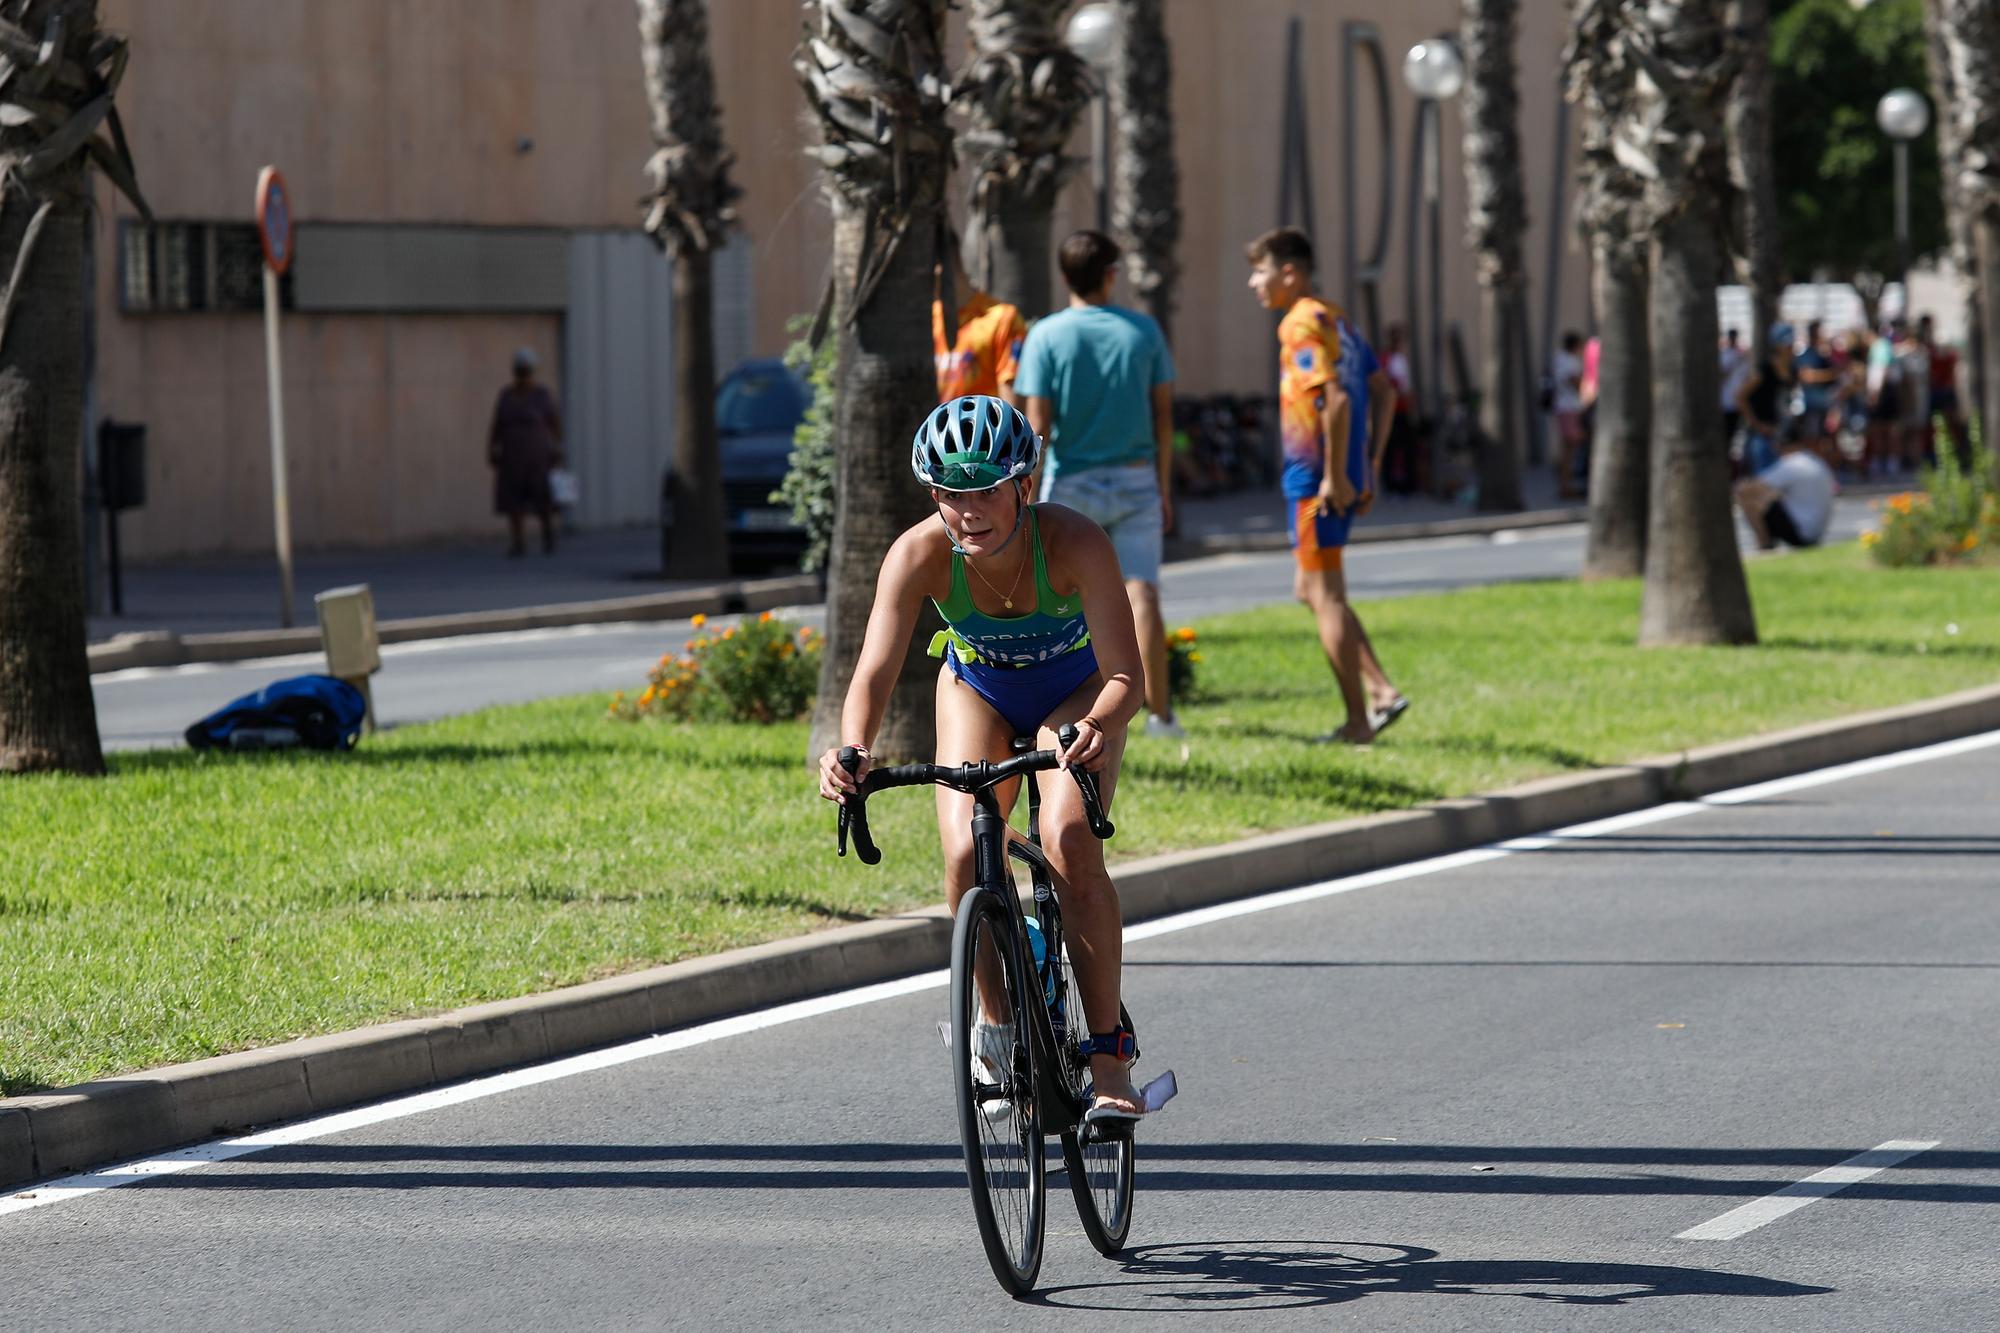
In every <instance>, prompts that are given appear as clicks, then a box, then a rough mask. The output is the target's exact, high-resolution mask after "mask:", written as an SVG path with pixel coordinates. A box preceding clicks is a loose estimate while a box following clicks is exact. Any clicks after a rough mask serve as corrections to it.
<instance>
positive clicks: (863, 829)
mask: <svg viewBox="0 0 2000 1333" xmlns="http://www.w3.org/2000/svg"><path fill="white" fill-rule="evenodd" d="M839 757H840V766H841V767H842V768H844V769H846V770H847V772H848V774H849V775H850V776H851V775H853V774H854V773H855V772H856V771H857V770H859V769H860V767H861V752H860V751H859V750H857V749H855V747H853V746H852V745H846V746H842V747H841V751H840V756H839ZM867 800H868V798H867V797H866V796H864V795H862V793H860V792H859V791H857V792H855V793H854V795H852V796H850V797H848V798H847V799H846V800H845V801H842V802H841V803H840V819H839V823H838V825H837V833H836V841H837V844H838V848H839V852H840V855H842V856H845V855H847V838H848V834H849V832H850V831H852V833H853V835H854V854H855V855H856V856H858V857H860V858H861V863H862V864H863V865H870V866H872V865H879V864H880V863H881V860H882V853H881V852H880V851H879V850H878V849H877V848H876V846H875V840H874V839H873V838H871V837H869V836H868V806H867Z"/></svg>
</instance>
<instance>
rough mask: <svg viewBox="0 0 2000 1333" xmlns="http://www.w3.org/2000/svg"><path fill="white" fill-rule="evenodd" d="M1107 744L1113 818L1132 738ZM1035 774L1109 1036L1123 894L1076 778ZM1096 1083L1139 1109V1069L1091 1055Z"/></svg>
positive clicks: (1076, 710)
mask: <svg viewBox="0 0 2000 1333" xmlns="http://www.w3.org/2000/svg"><path fill="white" fill-rule="evenodd" d="M1103 688H1104V678H1103V677H1102V676H1092V677H1091V678H1090V679H1089V680H1087V681H1085V682H1084V683H1083V684H1082V685H1081V686H1080V687H1079V688H1078V689H1077V691H1076V693H1074V694H1072V695H1070V697H1069V698H1067V699H1065V700H1063V702H1062V703H1061V704H1059V705H1057V707H1056V709H1055V711H1054V712H1052V713H1050V714H1049V716H1048V718H1047V719H1046V720H1045V721H1044V722H1043V723H1042V731H1041V739H1040V744H1041V745H1042V746H1043V747H1045V748H1050V749H1054V748H1057V741H1056V735H1055V733H1056V728H1058V727H1060V726H1061V725H1062V724H1063V723H1065V722H1074V721H1076V720H1077V719H1078V718H1080V717H1082V716H1083V715H1084V714H1085V713H1087V712H1089V711H1090V706H1091V704H1093V703H1094V702H1096V700H1097V696H1098V692H1099V691H1100V690H1102V689H1103ZM1104 739H1105V751H1106V755H1107V760H1106V763H1105V765H1104V768H1103V770H1102V771H1101V772H1100V773H1099V774H1098V775H1097V777H1098V793H1099V795H1100V797H1101V798H1102V799H1103V801H1104V808H1105V811H1106V812H1107V813H1109V811H1110V809H1111V798H1112V792H1113V790H1114V789H1115V788H1116V787H1117V785H1118V765H1119V761H1120V759H1121V758H1122V757H1123V755H1124V752H1125V738H1124V737H1123V736H1106V737H1105V738H1104ZM1035 776H1036V778H1037V780H1038V781H1040V783H1041V790H1042V847H1043V849H1044V850H1045V851H1046V852H1047V853H1048V856H1049V862H1050V864H1051V865H1053V866H1054V867H1055V870H1056V895H1057V897H1058V898H1059V899H1060V900H1061V902H1062V912H1063V928H1064V930H1065V931H1066V932H1067V933H1068V935H1069V942H1070V947H1071V950H1072V956H1073V957H1074V959H1075V962H1076V985H1077V990H1078V991H1080V992H1081V998H1082V1000H1083V1016H1084V1019H1085V1021H1086V1022H1088V1023H1089V1025H1090V1030H1091V1031H1092V1032H1109V1031H1111V1029H1113V1028H1115V1027H1117V1026H1118V996H1119V972H1120V969H1121V967H1122V966H1123V959H1124V946H1125V922H1124V917H1123V916H1122V914H1121V913H1120V911H1119V907H1118V890H1117V888H1116V887H1115V886H1114V885H1113V884H1112V882H1111V875H1110V873H1109V872H1108V871H1106V870H1105V868H1104V844H1103V843H1101V842H1099V841H1098V840H1097V835H1096V834H1094V833H1092V832H1091V831H1090V825H1089V823H1088V822H1087V821H1086V820H1085V819H1084V814H1083V796H1082V794H1081V793H1079V792H1078V791H1077V788H1076V779H1075V778H1073V777H1071V776H1070V775H1069V774H1068V773H1064V772H1061V771H1060V770H1058V771H1056V772H1052V773H1038V774H1036V775H1035ZM1090 1080H1091V1082H1092V1083H1093V1084H1094V1085H1095V1086H1096V1089H1097V1094H1098V1096H1099V1097H1100V1098H1101V1099H1102V1100H1104V1101H1106V1102H1109V1103H1110V1104H1111V1105H1113V1106H1117V1107H1120V1108H1122V1109H1125V1110H1130V1111H1136V1110H1138V1109H1139V1105H1138V1102H1137V1100H1136V1099H1135V1098H1134V1096H1133V1092H1132V1075H1131V1072H1130V1071H1129V1070H1128V1069H1127V1068H1126V1067H1125V1062H1124V1061H1122V1060H1120V1059H1118V1058H1117V1057H1116V1056H1110V1055H1093V1056H1091V1057H1090Z"/></svg>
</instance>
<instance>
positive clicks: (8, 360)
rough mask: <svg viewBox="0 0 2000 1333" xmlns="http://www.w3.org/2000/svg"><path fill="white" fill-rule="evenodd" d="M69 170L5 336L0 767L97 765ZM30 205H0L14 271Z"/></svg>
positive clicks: (5, 261) (83, 236)
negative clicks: (64, 194) (63, 199)
mask: <svg viewBox="0 0 2000 1333" xmlns="http://www.w3.org/2000/svg"><path fill="white" fill-rule="evenodd" d="M5 138H6V136H0V152H5V151H8V149H7V147H6V146H5ZM65 174H66V175H67V177H68V179H67V180H66V181H59V182H51V185H52V187H53V188H55V189H62V190H66V191H67V190H69V189H73V190H74V194H73V198H74V203H72V204H70V205H59V206H58V207H57V208H56V209H55V210H54V211H53V212H51V213H49V214H48V215H46V216H45V217H43V218H42V219H41V227H40V235H39V237H38V239H37V241H36V243H35V250H34V254H33V255H32V256H31V258H30V262H29V264H28V267H27V270H26V272H25V273H24V274H23V275H22V277H23V282H22V287H21V289H20V290H19V291H18V292H17V293H16V294H15V298H14V300H15V310H14V317H13V320H12V322H11V323H10V324H9V326H8V330H7V339H6V342H5V343H4V344H0V772H12V773H22V772H27V773H33V772H46V771H59V772H68V773H84V774H97V773H102V772H103V771H104V755H103V752H102V750H101V749H100V747H99V745H98V739H97V708H96V704H95V702H94V701H93V700H92V698H91V692H90V661H89V656H88V654H87V653H86V651H85V643H86V635H85V630H84V612H83V603H84V586H83V537H82V530H81V518H82V486H81V478H82V456H81V451H80V448H79V444H80V441H81V437H82V430H83V356H84V348H83V302H84V301H85V300H87V299H88V294H87V293H86V292H85V291H84V288H83V270H84V261H83V248H84V246H85V245H87V244H89V234H88V232H87V230H86V222H85V213H84V205H83V200H84V195H83V193H82V189H81V186H82V182H83V177H84V172H83V168H82V166H81V165H80V164H79V165H78V166H77V167H76V168H75V169H74V170H70V171H67V172H66V173H65ZM35 215H36V207H35V205H34V203H33V201H32V200H29V199H24V198H22V197H20V196H18V195H14V196H11V197H9V198H8V199H7V201H6V206H5V208H4V209H0V271H6V272H11V271H12V269H13V266H14V259H15V257H16V256H18V255H19V254H20V253H21V249H22V244H23V241H24V239H25V238H26V235H27V233H28V230H29V228H30V226H31V225H33V224H32V223H31V221H30V219H31V218H33V217H34V216H35Z"/></svg>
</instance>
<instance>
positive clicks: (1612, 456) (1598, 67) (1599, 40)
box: [1564, 0, 1653, 579]
mask: <svg viewBox="0 0 2000 1333" xmlns="http://www.w3.org/2000/svg"><path fill="white" fill-rule="evenodd" d="M1632 8H1633V0H1577V6H1576V23H1575V30H1574V34H1573V36H1572V38H1571V41H1570V47H1569V50H1568V51H1567V52H1566V53H1565V54H1564V64H1565V67H1566V70H1567V73H1568V79H1569V97H1570V100H1571V101H1573V102H1578V103H1581V104H1582V106H1583V168H1582V172H1581V175H1582V177H1583V180H1582V191H1581V194H1580V196H1579V199H1578V207H1577V220H1578V222H1579V224H1580V227H1581V230H1582V231H1583V233H1584V237H1585V240H1586V241H1587V243H1588V244H1589V246H1590V256H1591V299H1592V302H1593V303H1594V305H1595V307H1596V310H1597V323H1598V329H1599V334H1598V337H1599V344H1598V358H1597V407H1596V413H1595V415H1596V421H1595V428H1594V430H1593V432H1592V437H1591V447H1590V535H1589V539H1588V543H1587V545H1586V547H1585V550H1584V557H1583V576H1584V577H1585V578H1586V579H1603V578H1637V577H1638V576H1639V575H1640V573H1641V572H1643V571H1644V569H1645V567H1646V489H1647V484H1648V477H1647V457H1648V453H1649V447H1650V446H1649V440H1650V437H1651V435H1652V417H1653V375H1652V339H1651V335H1650V332H1649V330H1648V328H1647V318H1648V314H1649V306H1648V304H1647V292H1646V284H1647V281H1648V278H1649V276H1650V270H1649V268H1648V264H1647V256H1646V249H1647V240H1648V236H1647V231H1646V222H1645V218H1644V216H1643V214H1642V212H1641V204H1642V202H1643V195H1644V193H1645V181H1644V180H1643V178H1641V177H1640V175H1639V174H1638V173H1637V172H1636V171H1634V170H1632V168H1630V167H1629V166H1627V165H1626V164H1625V163H1624V162H1623V161H1621V160H1620V157H1619V152H1618V135H1619V134H1620V132H1621V131H1623V132H1624V133H1626V134H1627V135H1629V134H1630V133H1631V131H1632V129H1633V119H1632V117H1633V103H1634V99H1635V98H1636V96H1637V91H1638V89H1637V83H1638V65H1637V64H1636V63H1635V62H1634V60H1633V59H1632V54H1631V50H1630V45H1631V34H1632V25H1633V17H1632Z"/></svg>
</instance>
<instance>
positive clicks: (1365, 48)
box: [1340, 23, 1396, 346]
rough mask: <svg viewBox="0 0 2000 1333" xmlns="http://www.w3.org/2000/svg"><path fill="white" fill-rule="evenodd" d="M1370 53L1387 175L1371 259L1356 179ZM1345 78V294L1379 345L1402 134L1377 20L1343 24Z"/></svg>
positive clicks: (1380, 191) (1342, 161)
mask: <svg viewBox="0 0 2000 1333" xmlns="http://www.w3.org/2000/svg"><path fill="white" fill-rule="evenodd" d="M1357 52H1365V53H1366V54H1367V57H1368V66H1369V70H1370V72H1371V73H1373V75H1374V76H1375V105H1376V108H1377V113H1376V121H1377V130H1378V132H1379V134H1380V135H1381V142H1380V145H1379V149H1378V156H1379V157H1380V159H1381V162H1382V179H1381V182H1380V184H1378V185H1377V187H1376V190H1375V197H1376V199H1377V200H1378V201H1380V202H1379V205H1378V207H1377V211H1376V222H1375V244H1374V246H1373V247H1372V248H1371V249H1370V251H1369V254H1368V258H1367V259H1365V260H1364V259H1362V258H1361V257H1360V241H1361V227H1360V223H1359V220H1358V219H1357V218H1356V216H1355V213H1356V208H1357V200H1358V199H1359V197H1360V194H1361V189H1360V184H1359V182H1358V181H1356V180H1355V160H1354V159H1355V123H1356V121H1357V120H1358V119H1359V113H1358V107H1357V103H1358V102H1359V101H1360V88H1359V85H1358V83H1357V81H1356V79H1355V64H1356V61H1355V55H1356V53H1357ZM1340 65H1341V80H1342V83H1343V86H1344V90H1345V96H1346V114H1345V116H1343V118H1342V119H1343V121H1344V122H1345V123H1344V124H1343V126H1342V129H1341V158H1340V171H1341V178H1340V186H1341V222H1342V230H1343V234H1342V237H1341V258H1342V261H1343V267H1342V276H1343V277H1344V278H1345V280H1346V287H1345V289H1344V290H1345V292H1346V293H1347V294H1348V295H1349V296H1351V297H1353V298H1354V299H1355V300H1356V301H1357V302H1358V303H1359V305H1360V309H1361V316H1362V321H1363V326H1364V327H1365V328H1366V329H1367V330H1368V338H1369V340H1370V341H1371V342H1373V343H1375V344H1377V345H1378V346H1379V345H1380V344H1381V341H1382V312H1381V308H1380V307H1381V292H1380V285H1381V282H1382V275H1383V270H1384V267H1385V263H1386V261H1387V259H1388V257H1389V229H1390V226H1391V222H1392V219H1393V216H1394V210H1395V206H1396V134H1395V121H1394V118H1393V113H1392V111H1391V106H1390V100H1389V62H1388V59H1387V57H1386V55H1385V54H1384V52H1383V48H1382V34H1381V32H1380V31H1378V30H1377V29H1376V27H1375V25H1374V24H1372V23H1347V24H1344V25H1343V26H1342V28H1341V60H1340Z"/></svg>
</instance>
